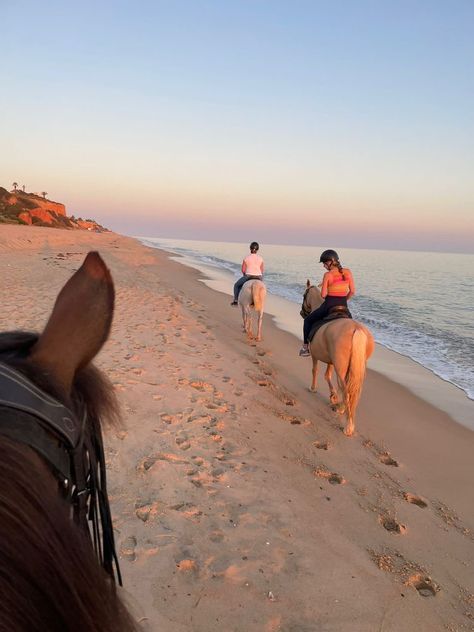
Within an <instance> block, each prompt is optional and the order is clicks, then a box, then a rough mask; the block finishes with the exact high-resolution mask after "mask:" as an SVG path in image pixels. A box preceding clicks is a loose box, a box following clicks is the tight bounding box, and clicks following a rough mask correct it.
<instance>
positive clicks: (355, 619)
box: [0, 225, 474, 632]
mask: <svg viewBox="0 0 474 632" xmlns="http://www.w3.org/2000/svg"><path fill="white" fill-rule="evenodd" d="M89 250H98V251H99V252H100V253H101V255H102V256H103V258H104V260H105V261H106V263H107V265H108V266H109V268H110V270H111V272H112V275H113V278H114V281H115V287H116V306H115V317H114V323H113V328H112V333H111V336H110V339H109V340H108V342H107V343H106V345H105V347H104V349H103V351H102V352H101V354H100V355H99V357H98V358H97V362H96V363H97V365H98V366H99V367H100V368H101V369H102V370H103V371H104V372H105V373H106V374H107V375H108V376H109V378H110V379H111V381H112V383H113V385H114V388H115V391H116V393H117V396H118V398H119V401H120V404H121V407H122V413H123V427H122V428H121V429H119V430H116V431H113V432H108V433H106V436H105V443H106V456H107V466H108V480H109V493H110V500H111V507H112V512H113V517H114V526H115V534H116V543H117V549H118V552H119V557H120V562H121V569H122V573H123V577H124V587H125V590H126V592H127V597H126V599H127V602H130V603H131V604H132V609H133V611H134V612H135V613H136V616H137V619H138V620H139V621H140V625H143V627H144V628H145V629H148V630H153V631H154V630H157V631H158V630H162V631H163V630H164V631H166V632H181V631H185V630H196V631H199V632H201V631H202V632H205V631H209V632H211V631H217V630H219V631H220V632H227V631H229V632H230V631H239V632H240V631H249V632H253V631H263V632H274V631H275V632H276V631H284V632H290V631H291V632H313V631H314V632H316V631H318V632H319V631H328V632H332V631H334V632H336V631H351V632H358V631H361V632H362V631H372V630H377V631H378V630H383V631H384V632H387V631H393V632H395V631H397V632H398V631H405V630H417V631H418V630H422V631H424V630H426V631H433V630H435V631H436V630H440V631H441V630H449V631H451V632H454V631H457V630H474V580H473V568H472V566H473V560H474V556H473V551H474V504H473V503H472V497H473V494H472V481H473V480H474V461H473V459H472V454H473V448H474V434H473V432H472V430H470V429H469V428H467V427H466V426H464V425H461V424H460V423H457V422H456V421H455V419H453V417H452V416H450V415H449V414H448V412H447V411H446V410H442V409H441V407H437V406H435V405H433V404H432V403H429V402H428V401H426V400H425V399H422V398H420V397H419V396H417V395H416V394H415V393H413V392H411V391H410V390H408V389H407V388H406V387H405V386H404V385H403V384H400V383H397V382H396V381H393V380H391V379H389V378H388V377H387V376H386V375H383V374H382V373H379V372H376V371H374V370H372V369H371V368H370V367H371V363H370V361H369V370H368V374H367V378H366V382H365V385H364V391H363V393H362V398H361V402H360V405H359V408H358V411H357V417H356V433H355V436H354V437H353V438H347V437H345V436H344V434H343V433H342V431H341V426H342V422H343V420H342V419H341V418H340V417H338V416H337V415H336V414H335V413H333V412H332V410H331V409H330V407H329V404H328V396H327V387H326V384H325V383H324V380H323V374H324V371H323V368H322V367H321V369H320V379H319V391H318V393H316V394H313V393H310V392H309V391H308V386H309V383H310V379H311V362H310V360H307V359H302V358H299V357H298V355H297V350H298V347H299V341H298V339H297V338H296V337H295V336H294V335H293V334H292V333H290V332H289V331H285V330H283V329H281V328H279V327H277V326H276V324H275V323H274V322H273V319H272V318H271V317H270V316H268V315H266V316H265V320H264V325H263V340H262V342H260V343H255V342H250V341H248V340H247V339H246V338H245V336H244V334H243V332H242V327H241V316H240V311H239V310H238V309H232V308H231V307H230V306H229V298H230V290H231V288H230V287H229V295H225V294H223V293H222V292H218V291H215V289H213V288H212V287H209V286H208V285H206V283H202V282H201V279H202V278H203V274H202V272H200V271H199V270H195V269H192V268H189V267H186V266H183V265H181V264H180V263H178V262H177V261H175V260H173V258H171V257H170V255H169V254H168V253H166V252H164V251H162V250H159V249H151V248H147V247H145V246H143V245H142V244H140V243H139V242H138V241H136V240H134V239H131V238H128V237H123V236H120V235H117V234H114V233H101V234H99V233H93V232H88V231H83V232H80V231H65V230H54V229H48V228H39V227H24V226H3V225H2V226H0V265H1V270H2V274H1V288H2V310H1V312H0V314H1V315H0V324H1V329H2V330H3V331H5V330H11V329H27V330H41V328H42V326H43V325H44V324H45V322H46V320H47V318H48V315H49V313H50V310H51V309H52V305H53V303H54V300H55V297H56V295H57V292H58V291H59V290H60V289H61V287H62V285H63V284H64V282H65V281H66V280H67V279H68V278H69V276H70V275H71V274H72V272H73V271H74V270H76V269H77V268H78V267H79V265H80V263H81V262H82V260H83V259H84V256H85V254H86V253H87V252H88V251H89ZM295 321H296V322H297V323H298V326H300V325H301V319H300V317H299V315H298V313H297V312H296V313H295ZM384 362H385V363H388V364H390V357H388V358H387V357H385V358H384ZM436 379H437V378H435V377H434V376H433V380H436ZM432 388H433V390H436V382H433V387H432ZM444 408H446V406H445V407H444Z"/></svg>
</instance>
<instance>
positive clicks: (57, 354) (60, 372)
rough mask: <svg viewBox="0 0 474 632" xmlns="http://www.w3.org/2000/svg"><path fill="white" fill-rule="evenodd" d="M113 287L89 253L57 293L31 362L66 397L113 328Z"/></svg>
mask: <svg viewBox="0 0 474 632" xmlns="http://www.w3.org/2000/svg"><path fill="white" fill-rule="evenodd" d="M114 297H115V292H114V284H113V281H112V277H111V275H110V272H109V270H108V268H107V267H106V265H105V263H104V262H103V260H102V258H101V257H100V255H99V253H98V252H90V253H89V254H88V255H87V257H86V258H85V260H84V263H83V264H82V266H81V267H80V268H79V270H78V271H77V272H76V273H75V274H74V275H73V276H72V277H71V278H70V279H69V281H68V282H67V283H66V285H65V286H64V287H63V289H62V290H61V291H60V293H59V295H58V297H57V299H56V303H55V305H54V308H53V313H52V314H51V316H50V318H49V320H48V323H47V324H46V327H45V329H44V331H43V333H42V334H41V336H40V337H39V339H38V342H37V343H36V344H35V345H34V347H33V348H32V350H31V353H30V360H31V361H32V362H34V363H35V364H37V365H39V366H40V367H41V368H42V369H43V370H45V371H46V372H47V373H49V374H50V375H51V377H52V378H53V379H54V380H55V382H56V383H57V384H59V385H60V386H61V387H62V388H64V389H65V391H66V392H67V393H69V392H70V390H71V385H72V383H73V380H74V376H75V373H76V371H77V370H78V369H81V368H82V367H84V366H86V365H87V364H88V363H89V362H90V361H91V360H92V359H93V358H94V356H95V355H97V353H98V352H99V351H100V349H101V348H102V345H103V344H104V342H105V341H106V339H107V337H108V335H109V332H110V327H111V324H112V316H113V312H114Z"/></svg>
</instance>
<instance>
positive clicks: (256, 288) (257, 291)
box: [252, 281, 266, 312]
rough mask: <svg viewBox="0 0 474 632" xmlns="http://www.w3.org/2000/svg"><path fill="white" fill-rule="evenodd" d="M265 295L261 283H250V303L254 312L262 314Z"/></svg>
mask: <svg viewBox="0 0 474 632" xmlns="http://www.w3.org/2000/svg"><path fill="white" fill-rule="evenodd" d="M265 294H266V290H265V286H264V285H263V283H262V282H260V281H256V282H255V283H252V301H253V306H254V308H255V311H256V312H263V305H264V302H265Z"/></svg>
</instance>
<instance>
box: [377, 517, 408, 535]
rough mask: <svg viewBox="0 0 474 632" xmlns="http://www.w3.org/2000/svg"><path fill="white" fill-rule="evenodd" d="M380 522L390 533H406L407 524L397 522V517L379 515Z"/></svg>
mask: <svg viewBox="0 0 474 632" xmlns="http://www.w3.org/2000/svg"><path fill="white" fill-rule="evenodd" d="M379 522H380V524H381V525H382V527H383V528H384V529H385V530H386V531H388V532H389V533H395V534H399V535H401V534H403V533H406V530H407V528H406V526H405V525H404V524H400V523H399V522H397V521H396V520H395V518H390V517H389V516H379Z"/></svg>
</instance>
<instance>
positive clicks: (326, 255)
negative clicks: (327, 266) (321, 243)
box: [319, 250, 339, 263]
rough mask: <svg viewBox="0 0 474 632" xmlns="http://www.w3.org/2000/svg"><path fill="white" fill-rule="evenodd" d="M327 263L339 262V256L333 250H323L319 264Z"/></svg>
mask: <svg viewBox="0 0 474 632" xmlns="http://www.w3.org/2000/svg"><path fill="white" fill-rule="evenodd" d="M327 261H339V255H338V254H337V252H336V251H335V250H325V251H324V252H322V253H321V256H320V257H319V263H326V262H327Z"/></svg>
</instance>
